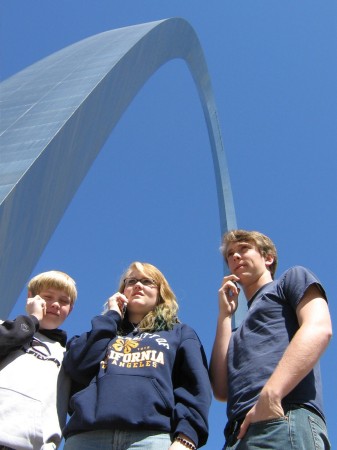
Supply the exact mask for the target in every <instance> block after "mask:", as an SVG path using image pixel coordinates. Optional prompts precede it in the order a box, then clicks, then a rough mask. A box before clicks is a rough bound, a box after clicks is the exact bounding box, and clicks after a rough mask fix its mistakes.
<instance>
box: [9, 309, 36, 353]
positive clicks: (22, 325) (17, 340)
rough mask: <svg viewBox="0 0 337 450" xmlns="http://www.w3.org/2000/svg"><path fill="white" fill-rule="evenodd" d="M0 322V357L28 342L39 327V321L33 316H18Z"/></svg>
mask: <svg viewBox="0 0 337 450" xmlns="http://www.w3.org/2000/svg"><path fill="white" fill-rule="evenodd" d="M0 322H1V323H0V358H4V357H5V356H7V355H8V354H9V353H11V352H12V351H14V350H17V349H19V348H20V347H21V346H22V345H24V344H27V343H28V342H30V341H31V339H32V337H33V336H34V333H35V332H36V331H38V329H39V321H38V320H37V318H36V317H34V316H18V317H17V318H16V319H15V320H5V321H0Z"/></svg>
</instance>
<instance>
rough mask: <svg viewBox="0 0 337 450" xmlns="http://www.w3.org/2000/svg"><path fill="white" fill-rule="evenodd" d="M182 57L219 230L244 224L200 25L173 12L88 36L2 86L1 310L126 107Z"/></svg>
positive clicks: (6, 310)
mask: <svg viewBox="0 0 337 450" xmlns="http://www.w3.org/2000/svg"><path fill="white" fill-rule="evenodd" d="M175 58H181V59H183V60H184V61H185V62H186V64H187V66H188V68H189V70H190V73H191V75H192V78H193V80H194V83H195V85H196V87H197V91H198V94H199V98H200V102H201V104H202V108H203V112H204V117H205V121H206V124H207V129H208V134H209V140H210V147H211V152H212V158H213V164H214V174H215V179H216V186H217V196H218V205H219V215H220V226H221V232H222V233H223V232H225V231H226V230H228V229H231V228H235V227H236V219H235V211H234V205H233V199H232V193H231V187H230V180H229V173H228V168H227V162H226V157H225V153H224V148H223V144H222V139H221V132H220V126H219V122H218V117H217V110H216V106H215V101H214V97H213V92H212V87H211V81H210V77H209V74H208V70H207V65H206V62H205V58H204V56H203V51H202V48H201V46H200V43H199V40H198V37H197V35H196V33H195V32H194V30H193V28H192V27H191V26H190V25H189V23H188V22H186V21H185V20H183V19H179V18H174V19H165V20H160V21H156V22H150V23H144V24H139V25H135V26H130V27H125V28H120V29H115V30H111V31H107V32H104V33H101V34H98V35H96V36H92V37H89V38H87V39H84V40H82V41H80V42H77V43H75V44H73V45H71V46H69V47H67V48H64V49H62V50H61V51H58V52H56V53H54V54H52V55H50V56H48V57H47V58H44V59H43V60H41V61H39V62H37V63H35V64H33V65H32V66H30V67H28V68H26V69H24V70H23V71H21V72H19V73H17V74H16V75H14V76H12V77H11V78H9V79H7V80H5V81H3V82H2V83H1V85H0V89H1V92H0V95H1V116H0V117H1V121H0V249H1V258H0V292H1V301H0V317H2V318H5V317H6V316H7V315H8V314H9V312H10V311H11V309H12V307H13V306H14V304H15V302H16V299H17V297H18V296H19V294H20V292H21V290H22V289H23V287H24V285H25V283H26V281H27V279H28V277H29V276H30V274H31V272H32V270H33V269H34V266H35V265H36V263H37V261H38V259H39V257H40V255H41V253H42V251H43V249H44V247H45V246H46V244H47V242H48V240H49V238H50V237H51V235H52V234H53V232H54V230H55V228H56V226H57V224H58V222H59V221H60V220H61V218H62V215H63V213H64V211H65V209H66V207H67V206H68V204H69V203H70V201H71V199H72V197H73V196H74V194H75V192H76V190H77V188H78V187H79V185H80V183H81V181H82V180H83V178H84V177H85V175H86V173H87V171H88V170H89V169H90V166H91V164H92V163H93V161H94V159H95V158H96V156H97V154H98V152H99V151H100V149H101V148H102V146H103V144H104V143H105V141H106V140H107V138H108V136H109V135H110V133H111V131H112V129H113V128H114V126H115V125H116V124H117V122H118V120H119V119H120V117H121V116H122V114H123V112H124V111H125V110H126V109H127V107H128V105H129V104H130V103H131V102H132V100H133V98H134V97H135V95H136V94H137V92H138V91H139V90H140V89H141V88H142V86H143V85H144V83H145V82H146V81H147V80H148V79H149V78H150V77H151V76H152V75H153V73H154V72H155V71H156V70H157V69H159V68H160V66H162V65H163V64H165V63H166V62H168V61H170V60H172V59H175Z"/></svg>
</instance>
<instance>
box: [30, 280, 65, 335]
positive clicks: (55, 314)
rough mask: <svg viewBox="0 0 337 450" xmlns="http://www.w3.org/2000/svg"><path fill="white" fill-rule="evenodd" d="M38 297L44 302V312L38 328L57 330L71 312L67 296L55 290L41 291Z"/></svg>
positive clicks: (61, 291)
mask: <svg viewBox="0 0 337 450" xmlns="http://www.w3.org/2000/svg"><path fill="white" fill-rule="evenodd" d="M38 295H39V296H40V297H42V298H43V299H44V300H45V302H46V311H45V315H44V317H43V319H42V320H41V321H40V327H41V328H42V329H45V330H53V329H55V328H58V327H59V326H60V325H61V324H62V323H63V322H64V321H65V319H66V318H67V317H68V315H69V313H70V311H71V310H72V303H71V299H70V297H69V295H68V294H67V293H66V292H65V291H63V290H59V289H55V288H48V289H42V291H41V292H40V293H39V294H38Z"/></svg>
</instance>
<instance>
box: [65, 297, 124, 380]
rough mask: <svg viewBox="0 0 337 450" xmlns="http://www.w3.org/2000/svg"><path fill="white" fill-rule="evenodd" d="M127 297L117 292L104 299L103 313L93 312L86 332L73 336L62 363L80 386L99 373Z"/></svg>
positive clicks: (115, 332)
mask: <svg viewBox="0 0 337 450" xmlns="http://www.w3.org/2000/svg"><path fill="white" fill-rule="evenodd" d="M127 302H128V300H127V298H126V297H125V296H124V295H123V294H121V293H120V292H116V293H115V294H114V295H112V296H111V297H110V298H109V299H108V301H107V302H106V303H105V305H104V307H105V309H106V311H105V312H104V315H100V316H96V317H94V318H93V320H92V321H91V324H92V328H91V331H89V332H88V333H83V334H82V335H81V336H74V337H73V338H72V339H71V340H70V342H69V344H68V346H67V352H66V354H65V356H64V359H63V366H64V368H65V370H66V372H67V373H68V374H69V375H70V376H71V378H72V379H73V380H74V381H75V382H76V383H79V384H80V385H82V386H86V385H88V384H89V383H90V381H91V380H92V378H93V377H94V376H95V375H96V374H97V373H98V371H99V366H100V363H101V361H103V360H104V358H105V356H106V351H107V347H108V344H109V342H110V341H111V339H113V338H114V337H115V336H116V334H117V330H118V326H119V324H120V322H121V315H122V314H124V313H123V312H122V311H124V310H125V309H124V305H126V304H127Z"/></svg>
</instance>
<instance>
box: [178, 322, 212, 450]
mask: <svg viewBox="0 0 337 450" xmlns="http://www.w3.org/2000/svg"><path fill="white" fill-rule="evenodd" d="M173 383H174V396H175V409H174V413H173V427H172V431H173V434H174V435H177V434H178V433H183V434H185V435H186V436H188V437H189V438H190V439H192V441H193V442H194V443H195V445H196V446H197V447H201V446H203V445H204V444H205V443H206V442H207V438H208V413H209V408H210V405H211V400H212V394H211V386H210V380H209V375H208V367H207V359H206V356H205V352H204V349H203V347H202V345H201V342H200V340H199V338H198V336H197V335H196V333H195V332H194V331H193V330H192V329H191V328H190V327H188V326H186V325H183V327H182V335H181V344H180V347H179V349H178V352H177V356H176V361H175V366H174V373H173Z"/></svg>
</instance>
